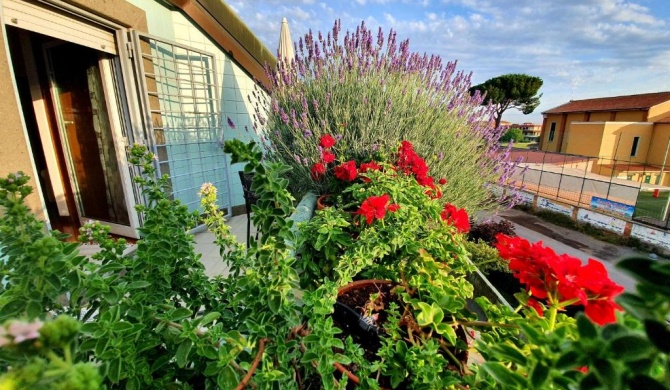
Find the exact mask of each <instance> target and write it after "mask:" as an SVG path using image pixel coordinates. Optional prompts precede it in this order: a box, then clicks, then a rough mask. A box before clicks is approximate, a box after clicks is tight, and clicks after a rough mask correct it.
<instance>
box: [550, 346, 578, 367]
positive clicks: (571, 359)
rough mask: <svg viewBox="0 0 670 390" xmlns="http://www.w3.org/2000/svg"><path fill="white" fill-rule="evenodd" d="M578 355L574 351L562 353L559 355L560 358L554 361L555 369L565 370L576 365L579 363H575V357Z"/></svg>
mask: <svg viewBox="0 0 670 390" xmlns="http://www.w3.org/2000/svg"><path fill="white" fill-rule="evenodd" d="M578 357H579V355H578V354H577V352H575V351H567V352H566V353H564V354H563V355H561V357H560V358H558V360H557V361H556V364H555V365H554V366H555V367H556V368H557V369H559V370H567V369H570V368H573V367H577V366H578V365H579V363H577V358H578Z"/></svg>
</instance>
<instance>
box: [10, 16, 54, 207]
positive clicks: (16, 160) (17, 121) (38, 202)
mask: <svg viewBox="0 0 670 390" xmlns="http://www.w3.org/2000/svg"><path fill="white" fill-rule="evenodd" d="M13 75H14V74H13V72H12V71H11V64H10V59H9V55H8V50H7V46H6V42H5V28H4V26H3V27H2V28H0V80H3V82H2V83H0V96H4V98H3V99H2V104H0V118H2V126H0V139H2V145H0V148H2V152H1V153H0V176H2V177H4V176H7V175H8V174H10V173H12V172H17V171H23V172H24V173H25V174H26V175H29V176H30V183H29V185H30V186H31V187H33V188H34V189H35V190H34V191H33V193H32V194H31V195H30V196H29V197H28V198H27V199H26V205H27V206H28V207H30V209H31V210H32V211H33V213H35V215H36V216H37V217H38V218H40V219H42V220H45V219H46V215H45V211H44V208H43V205H42V199H41V198H40V195H39V190H38V189H39V187H38V183H37V181H36V180H35V179H36V171H35V166H34V164H33V159H32V152H31V150H30V146H29V144H28V138H27V135H26V133H25V130H24V126H23V115H22V114H21V110H20V108H19V105H18V102H17V99H18V97H16V98H15V96H18V95H17V91H16V90H15V86H14V83H13V82H11V80H13V79H14V77H13ZM4 80H7V82H5V81H4Z"/></svg>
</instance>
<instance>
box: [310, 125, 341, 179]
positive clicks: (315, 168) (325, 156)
mask: <svg viewBox="0 0 670 390" xmlns="http://www.w3.org/2000/svg"><path fill="white" fill-rule="evenodd" d="M319 146H321V147H322V148H323V151H322V152H321V161H320V162H318V163H315V164H314V165H312V169H311V171H310V172H311V175H312V179H314V180H321V179H322V178H323V176H324V175H325V174H326V166H327V165H328V164H330V163H332V162H333V161H335V154H334V153H333V152H331V151H330V148H332V147H333V146H335V138H333V136H332V135H330V134H326V135H322V136H321V139H320V140H319Z"/></svg>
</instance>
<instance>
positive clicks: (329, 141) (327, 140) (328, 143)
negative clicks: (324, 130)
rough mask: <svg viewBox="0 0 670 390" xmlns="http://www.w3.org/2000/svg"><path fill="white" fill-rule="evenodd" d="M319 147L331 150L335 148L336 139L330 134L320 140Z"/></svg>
mask: <svg viewBox="0 0 670 390" xmlns="http://www.w3.org/2000/svg"><path fill="white" fill-rule="evenodd" d="M319 145H321V147H322V148H324V149H330V148H332V147H333V146H335V138H333V136H332V135H330V134H326V135H322V136H321V139H320V140H319Z"/></svg>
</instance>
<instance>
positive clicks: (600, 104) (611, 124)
mask: <svg viewBox="0 0 670 390" xmlns="http://www.w3.org/2000/svg"><path fill="white" fill-rule="evenodd" d="M542 114H543V116H544V120H543V123H542V134H541V136H540V150H544V151H548V152H559V153H567V154H575V155H583V156H591V157H599V159H598V163H597V164H594V166H593V171H596V170H597V171H598V172H600V173H601V174H605V175H611V176H614V177H620V178H624V179H629V180H640V181H644V182H647V183H652V184H662V185H670V175H669V174H668V173H667V171H668V166H669V165H670V154H669V153H668V151H669V148H670V92H657V93H646V94H639V95H628V96H615V97H604V98H596V99H585V100H573V101H570V102H568V103H565V104H562V105H560V106H558V107H555V108H552V109H550V110H547V111H545V112H543V113H542ZM640 174H642V175H643V176H644V177H638V176H640Z"/></svg>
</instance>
